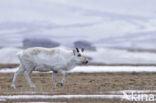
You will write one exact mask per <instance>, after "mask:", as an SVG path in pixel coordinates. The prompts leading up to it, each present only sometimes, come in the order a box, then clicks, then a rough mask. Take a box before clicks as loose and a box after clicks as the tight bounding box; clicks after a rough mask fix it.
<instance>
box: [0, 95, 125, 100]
mask: <svg viewBox="0 0 156 103" xmlns="http://www.w3.org/2000/svg"><path fill="white" fill-rule="evenodd" d="M122 97H123V95H53V96H50V95H7V96H0V99H62V98H65V99H70V98H110V99H112V98H118V99H120V98H122Z"/></svg>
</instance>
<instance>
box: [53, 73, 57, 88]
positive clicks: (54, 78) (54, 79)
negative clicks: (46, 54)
mask: <svg viewBox="0 0 156 103" xmlns="http://www.w3.org/2000/svg"><path fill="white" fill-rule="evenodd" d="M56 79H57V71H53V74H52V81H53V88H56Z"/></svg>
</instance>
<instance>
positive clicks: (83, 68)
mask: <svg viewBox="0 0 156 103" xmlns="http://www.w3.org/2000/svg"><path fill="white" fill-rule="evenodd" d="M17 70H18V68H11V69H8V68H4V69H0V72H1V73H8V72H16V71H17ZM34 72H35V73H38V72H37V71H34ZM74 72H84V73H94V72H156V67H152V66H139V67H134V66H77V67H75V68H74V69H73V70H71V71H69V73H74ZM47 73H48V72H47Z"/></svg>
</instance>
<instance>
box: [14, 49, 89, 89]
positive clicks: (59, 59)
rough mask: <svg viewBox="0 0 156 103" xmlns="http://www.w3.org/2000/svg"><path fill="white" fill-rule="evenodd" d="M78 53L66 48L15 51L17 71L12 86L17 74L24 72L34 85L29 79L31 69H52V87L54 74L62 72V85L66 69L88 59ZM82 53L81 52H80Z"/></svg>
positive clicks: (54, 82)
mask: <svg viewBox="0 0 156 103" xmlns="http://www.w3.org/2000/svg"><path fill="white" fill-rule="evenodd" d="M78 54H80V53H79V52H77V51H76V50H73V51H72V50H66V49H63V48H41V47H35V48H29V49H26V50H23V51H21V52H19V53H17V56H18V58H19V60H20V66H19V69H18V71H17V72H16V73H15V74H14V78H13V81H12V85H11V86H12V87H13V88H16V87H15V81H16V78H17V76H18V75H19V74H21V73H22V72H24V76H25V78H26V80H27V82H28V83H29V85H30V87H35V85H34V84H33V82H32V81H31V79H30V74H31V73H32V71H41V72H47V71H53V75H52V79H53V87H56V76H57V73H58V72H60V73H62V74H63V79H62V85H63V84H64V81H65V75H66V71H68V70H71V69H73V68H74V67H75V66H76V65H77V64H80V63H83V62H86V61H88V60H87V59H86V57H84V56H81V57H78V56H77V55H78ZM81 55H82V54H81Z"/></svg>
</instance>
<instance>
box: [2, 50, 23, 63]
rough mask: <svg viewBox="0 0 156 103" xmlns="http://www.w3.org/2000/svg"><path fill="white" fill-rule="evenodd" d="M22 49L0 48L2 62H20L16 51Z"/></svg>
mask: <svg viewBox="0 0 156 103" xmlns="http://www.w3.org/2000/svg"><path fill="white" fill-rule="evenodd" d="M19 51H21V49H18V48H1V49H0V64H7V63H9V64H14V63H15V64H16V63H19V61H18V58H17V56H16V53H17V52H19Z"/></svg>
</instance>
